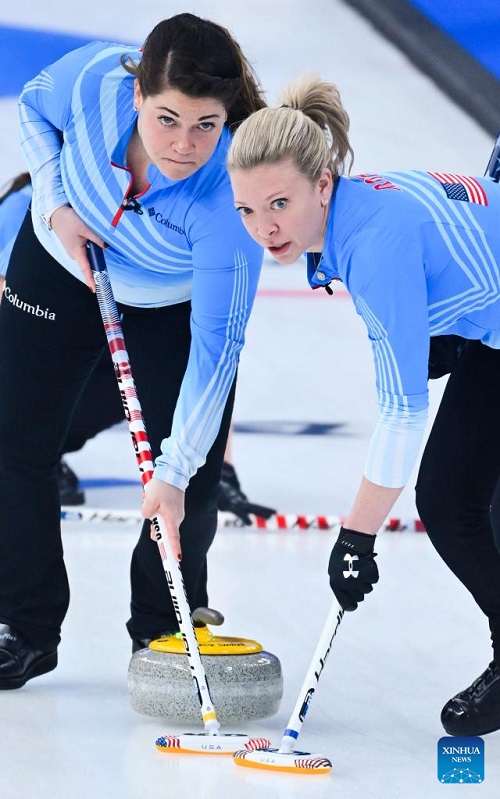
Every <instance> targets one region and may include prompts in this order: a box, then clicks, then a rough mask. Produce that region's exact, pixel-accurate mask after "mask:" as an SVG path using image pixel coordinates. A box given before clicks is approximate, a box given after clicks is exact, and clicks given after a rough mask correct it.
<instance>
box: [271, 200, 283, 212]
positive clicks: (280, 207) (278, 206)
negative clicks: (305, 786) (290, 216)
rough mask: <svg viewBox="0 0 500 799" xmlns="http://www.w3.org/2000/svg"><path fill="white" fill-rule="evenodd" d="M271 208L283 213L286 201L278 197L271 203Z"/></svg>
mask: <svg viewBox="0 0 500 799" xmlns="http://www.w3.org/2000/svg"><path fill="white" fill-rule="evenodd" d="M271 205H272V207H273V208H276V209H277V210H278V211H283V209H284V208H286V206H287V200H285V199H283V198H282V197H280V198H279V199H278V200H275V201H274V202H273V203H271Z"/></svg>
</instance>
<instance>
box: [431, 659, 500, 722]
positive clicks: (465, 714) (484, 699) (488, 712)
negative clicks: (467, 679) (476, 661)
mask: <svg viewBox="0 0 500 799" xmlns="http://www.w3.org/2000/svg"><path fill="white" fill-rule="evenodd" d="M441 723H442V725H443V727H444V728H445V730H446V732H447V733H448V735H465V736H467V735H486V734H487V733H488V732H494V731H495V730H498V729H500V666H498V665H497V664H496V663H495V661H492V662H491V663H490V665H489V666H488V668H487V669H486V670H485V671H483V673H482V674H481V675H480V676H479V677H478V678H477V680H474V682H473V683H472V685H469V687H468V688H466V689H465V690H464V691H460V693H459V694H457V695H456V696H454V697H453V699H450V701H449V702H447V703H446V705H445V706H444V708H443V710H442V712H441Z"/></svg>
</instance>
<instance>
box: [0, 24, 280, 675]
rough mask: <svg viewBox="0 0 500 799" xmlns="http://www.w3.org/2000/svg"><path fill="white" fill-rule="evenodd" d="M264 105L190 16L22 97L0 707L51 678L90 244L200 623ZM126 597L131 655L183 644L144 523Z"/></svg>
mask: <svg viewBox="0 0 500 799" xmlns="http://www.w3.org/2000/svg"><path fill="white" fill-rule="evenodd" d="M263 106H264V101H263V98H262V94H261V91H260V89H259V86H258V83H257V81H256V79H255V77H254V75H253V73H252V70H251V68H250V66H249V64H248V62H247V61H246V59H245V58H244V56H243V54H242V52H241V50H240V48H239V46H238V44H237V43H236V42H235V41H234V39H233V37H232V36H231V35H230V33H229V32H228V31H227V30H225V29H224V28H223V27H221V26H220V25H217V24H215V23H213V22H210V21H208V20H203V19H200V18H199V17H196V16H193V15H191V14H180V15H178V16H175V17H172V18H171V19H167V20H164V21H163V22H160V23H159V24H158V25H157V26H156V27H155V28H154V29H153V31H152V32H151V33H150V35H149V36H148V37H147V39H146V42H145V44H144V46H143V47H137V48H127V47H124V46H123V45H118V44H108V43H102V42H94V43H92V44H90V45H87V46H86V47H83V48H81V49H79V50H76V51H74V52H72V53H70V54H68V55H67V56H65V57H64V58H62V59H60V60H59V61H58V62H56V63H55V64H52V65H51V66H49V67H47V68H46V69H45V70H43V71H42V72H41V73H40V75H38V76H37V77H35V78H34V79H33V80H31V81H30V82H29V83H27V84H26V86H25V87H24V90H23V93H22V95H21V98H20V120H21V134H22V144H23V148H24V153H25V156H26V159H27V163H28V167H29V171H30V173H31V177H32V182H33V201H32V214H31V218H27V219H26V221H25V223H24V225H23V227H22V229H21V231H20V234H19V236H18V238H17V241H16V244H15V246H14V249H13V253H12V257H11V261H10V264H9V270H8V277H7V283H6V288H5V292H4V301H3V302H2V304H1V308H0V380H1V382H2V392H1V397H0V495H1V496H0V531H1V532H0V688H17V687H20V686H22V685H24V683H25V682H26V680H29V679H31V678H32V677H34V676H37V675H38V674H42V673H45V672H47V671H50V670H51V669H53V668H55V666H56V664H57V646H58V643H59V641H60V629H61V624H62V621H63V618H64V616H65V613H66V610H67V607H68V602H69V589H68V582H67V576H66V570H65V566H64V562H63V553H62V547H61V538H60V521H59V503H58V495H57V481H56V476H55V466H56V463H57V462H58V458H59V454H60V449H61V445H62V442H63V440H64V436H65V434H66V431H67V428H68V426H69V423H70V420H71V415H72V413H73V410H74V408H75V406H76V403H77V402H78V398H79V396H80V395H81V393H82V391H83V389H84V387H85V385H86V382H87V381H88V379H89V376H90V375H91V373H92V371H93V369H94V368H95V365H96V364H97V362H98V361H99V358H100V357H101V354H102V352H103V350H104V349H105V347H106V339H105V336H104V332H103V329H102V322H101V320H100V316H99V311H98V307H97V303H96V298H95V297H94V294H93V288H94V286H93V280H92V274H91V271H90V268H89V264H88V261H87V257H86V250H85V244H86V241H87V240H91V241H94V242H95V243H96V244H98V245H99V246H101V247H104V246H106V261H107V266H108V271H109V274H110V278H111V282H112V285H113V290H114V293H115V296H116V299H117V302H118V306H119V309H120V311H121V314H122V324H123V329H124V333H125V337H126V341H127V347H128V350H129V354H130V359H131V363H132V368H133V371H134V377H135V381H136V383H137V387H138V393H139V396H140V398H141V404H142V406H143V410H144V416H145V420H146V424H147V427H148V433H149V438H150V440H151V444H152V448H153V454H154V456H155V458H156V470H155V477H154V479H153V480H152V481H151V482H150V483H149V484H148V490H147V492H146V496H145V500H144V504H143V513H144V516H145V517H146V518H149V517H151V516H153V515H155V514H158V513H159V514H161V515H162V517H163V518H164V520H165V524H166V527H167V531H168V535H169V537H170V539H171V542H172V545H173V548H174V551H175V552H176V554H178V555H179V556H180V551H181V550H180V542H182V556H183V557H182V569H183V574H184V580H185V584H186V590H187V594H188V599H189V602H190V604H191V606H192V607H193V608H194V607H196V606H198V605H206V604H207V587H206V582H207V564H206V555H207V551H208V549H209V547H210V544H211V542H212V540H213V537H214V534H215V530H216V521H217V492H218V486H219V480H220V474H221V464H222V459H223V454H224V447H225V442H226V437H227V431H228V426H229V421H230V417H231V410H232V402H233V393H234V382H235V375H236V369H237V364H238V358H239V353H240V350H241V348H242V346H243V343H244V333H245V327H246V324H247V320H248V317H249V314H250V311H251V308H252V303H253V299H254V295H255V291H256V287H257V281H258V276H259V271H260V266H261V261H262V249H261V248H260V247H259V246H257V245H256V244H255V243H254V242H253V241H252V240H251V238H250V236H248V234H247V233H246V231H245V230H244V227H243V226H242V224H241V220H240V219H239V218H238V216H237V214H235V212H234V208H233V202H232V192H231V187H230V184H229V179H228V176H227V172H226V168H225V156H226V152H227V148H228V146H229V143H230V138H231V134H230V130H229V127H228V126H229V125H230V126H233V127H237V126H238V124H239V123H240V122H241V121H242V120H243V119H244V118H245V117H246V116H248V115H249V114H250V113H251V112H252V111H254V110H256V109H258V108H261V107H263ZM86 284H87V285H86ZM89 288H90V289H91V290H90V291H89ZM21 511H22V512H21ZM27 552H29V553H30V560H29V564H28V563H26V555H25V553H27ZM131 580H132V598H131V618H130V620H129V622H128V624H127V627H128V630H129V634H130V636H131V638H132V640H133V642H134V647H138V646H140V645H142V644H143V643H144V642H145V641H148V640H149V639H151V638H154V637H157V636H158V635H159V634H161V633H164V632H170V631H172V630H175V629H176V628H177V623H176V619H175V613H174V609H173V607H172V604H171V601H170V597H169V592H168V587H167V584H166V580H165V577H164V574H163V569H162V565H161V561H160V558H159V557H158V553H157V548H156V545H155V544H154V543H153V542H152V541H151V540H150V537H149V524H148V523H147V522H145V524H144V527H143V530H142V533H141V536H140V539H139V542H138V544H137V546H136V548H135V550H134V553H133V558H132V568H131ZM89 645H90V643H89Z"/></svg>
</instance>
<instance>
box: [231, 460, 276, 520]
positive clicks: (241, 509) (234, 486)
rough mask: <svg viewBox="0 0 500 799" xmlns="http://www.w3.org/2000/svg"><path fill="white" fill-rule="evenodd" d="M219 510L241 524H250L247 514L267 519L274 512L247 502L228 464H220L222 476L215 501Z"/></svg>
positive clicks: (232, 469) (271, 509)
mask: <svg viewBox="0 0 500 799" xmlns="http://www.w3.org/2000/svg"><path fill="white" fill-rule="evenodd" d="M217 507H218V509H219V510H228V511H231V513H234V515H235V516H238V518H239V519H241V521H242V522H243V524H246V525H249V524H252V520H251V518H250V516H249V515H248V514H249V513H253V514H254V515H255V516H260V517H261V518H262V519H269V517H270V516H273V515H274V514H275V513H276V511H275V510H273V508H266V507H265V506H264V505H255V504H254V503H253V502H249V501H248V499H247V498H246V496H245V494H244V493H243V491H242V490H241V487H240V482H239V480H238V477H237V475H236V472H235V470H234V467H233V466H231V464H230V463H226V462H225V461H224V463H223V464H222V476H221V481H220V485H219V496H218V499H217Z"/></svg>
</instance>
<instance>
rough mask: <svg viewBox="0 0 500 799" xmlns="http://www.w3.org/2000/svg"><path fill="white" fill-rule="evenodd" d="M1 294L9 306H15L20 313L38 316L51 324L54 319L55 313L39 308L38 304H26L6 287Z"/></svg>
mask: <svg viewBox="0 0 500 799" xmlns="http://www.w3.org/2000/svg"><path fill="white" fill-rule="evenodd" d="M3 293H4V296H5V299H6V300H7V301H8V302H10V304H11V305H15V306H16V308H19V310H20V311H25V313H30V314H32V316H38V317H40V318H42V319H49V320H50V321H51V322H53V321H54V320H55V318H56V315H55V313H53V312H52V311H50V310H49V309H48V308H40V306H39V305H38V304H37V305H30V304H29V303H28V302H24V300H21V299H20V298H19V297H18V296H17V294H13V293H12V291H11V290H10V288H9V287H8V286H7V285H6V286H5V288H4V292H3Z"/></svg>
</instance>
